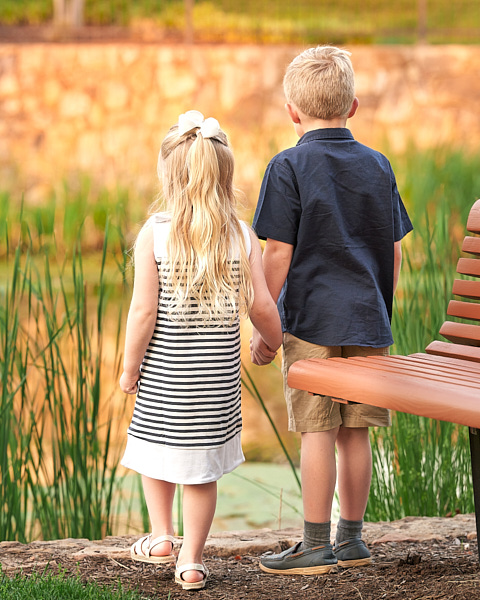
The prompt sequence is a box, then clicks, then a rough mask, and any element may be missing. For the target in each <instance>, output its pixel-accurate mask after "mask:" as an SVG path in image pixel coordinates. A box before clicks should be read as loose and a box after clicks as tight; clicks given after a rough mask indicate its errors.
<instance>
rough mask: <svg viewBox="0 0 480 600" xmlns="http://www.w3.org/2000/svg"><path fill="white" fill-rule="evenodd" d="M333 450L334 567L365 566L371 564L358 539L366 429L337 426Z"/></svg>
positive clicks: (368, 463) (366, 481)
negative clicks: (335, 494)
mask: <svg viewBox="0 0 480 600" xmlns="http://www.w3.org/2000/svg"><path fill="white" fill-rule="evenodd" d="M337 450H338V495H339V500H340V519H339V521H338V524H337V533H336V536H335V547H334V551H335V555H336V556H337V559H338V564H339V565H341V566H343V567H355V566H361V565H366V564H369V563H370V562H371V561H372V559H371V556H370V552H369V550H368V548H367V547H366V545H365V543H364V542H363V540H362V539H361V538H362V528H363V516H364V514H365V509H366V507H367V501H368V494H369V491H370V482H371V478H372V452H371V448H370V438H369V434H368V427H359V428H352V427H340V431H339V432H338V437H337Z"/></svg>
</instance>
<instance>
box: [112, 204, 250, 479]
mask: <svg viewBox="0 0 480 600" xmlns="http://www.w3.org/2000/svg"><path fill="white" fill-rule="evenodd" d="M150 223H151V226H152V227H153V233H154V253H155V260H156V262H157V266H158V275H159V302H158V313H157V321H156V325H155V329H154V332H153V335H152V339H151V341H150V343H149V345H148V348H147V351H146V353H145V357H144V359H143V362H142V366H141V376H140V382H139V389H138V393H137V398H136V402H135V408H134V411H133V416H132V421H131V423H130V427H129V428H128V432H127V433H128V436H127V447H126V450H125V454H124V457H123V459H122V465H124V466H126V467H128V468H131V469H133V470H135V471H137V472H139V473H141V474H143V475H146V476H148V477H152V478H154V479H161V480H164V481H169V482H172V483H179V484H200V483H209V482H211V481H216V480H217V479H219V478H220V477H221V476H222V475H223V474H225V473H228V472H230V471H232V470H233V469H235V467H237V466H238V465H239V464H240V463H242V462H243V461H244V456H243V453H242V448H241V440H240V435H241V428H242V416H241V397H240V394H241V384H240V322H239V318H238V316H237V318H236V319H235V320H234V321H233V322H227V323H224V324H221V325H219V324H218V322H212V321H209V320H208V318H206V317H203V318H202V316H201V315H200V316H199V315H198V313H197V312H196V311H195V310H193V311H192V312H191V313H190V314H188V313H187V315H186V317H183V318H182V319H178V318H175V316H174V315H173V316H172V315H171V314H169V313H168V311H167V309H166V303H167V301H168V299H169V297H170V296H169V293H168V287H167V285H166V275H167V271H168V269H169V264H168V256H167V252H166V240H167V237H168V233H169V230H170V220H169V219H168V217H165V216H164V215H161V214H159V215H154V216H153V217H152V218H151V220H150ZM242 230H243V233H244V238H245V241H246V243H247V251H248V252H249V251H250V237H249V232H248V228H247V226H246V225H245V224H244V223H242ZM238 254H239V250H238V248H232V261H233V264H234V268H235V266H236V265H237V266H238V264H239V263H238ZM192 308H193V309H195V307H194V306H192Z"/></svg>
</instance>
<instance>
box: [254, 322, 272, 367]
mask: <svg viewBox="0 0 480 600" xmlns="http://www.w3.org/2000/svg"><path fill="white" fill-rule="evenodd" d="M275 356H277V353H276V352H274V351H273V350H271V349H270V348H269V347H268V346H267V344H265V342H264V341H263V339H262V337H261V335H260V334H259V333H258V331H257V330H256V329H255V328H254V329H253V335H252V339H251V340H250V359H251V361H252V363H253V364H254V365H259V366H263V365H268V364H270V363H271V362H272V360H273V359H274V358H275Z"/></svg>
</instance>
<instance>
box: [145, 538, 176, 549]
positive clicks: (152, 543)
mask: <svg viewBox="0 0 480 600" xmlns="http://www.w3.org/2000/svg"><path fill="white" fill-rule="evenodd" d="M150 535H152V534H150ZM163 542H170V543H171V544H172V548H173V545H174V543H175V538H174V537H173V535H161V536H159V537H157V538H155V539H154V540H151V541H150V543H149V545H148V551H149V552H150V551H151V550H152V548H154V547H155V546H157V545H158V544H162V543H163Z"/></svg>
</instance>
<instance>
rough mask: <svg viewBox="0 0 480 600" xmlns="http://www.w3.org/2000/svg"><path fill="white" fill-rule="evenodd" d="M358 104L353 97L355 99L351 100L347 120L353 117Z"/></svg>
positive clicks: (356, 99)
mask: <svg viewBox="0 0 480 600" xmlns="http://www.w3.org/2000/svg"><path fill="white" fill-rule="evenodd" d="M359 104H360V103H359V101H358V98H357V97H356V96H355V98H354V99H353V102H352V108H351V109H350V112H349V113H348V117H347V119H350V117H353V115H354V114H355V113H356V112H357V108H358V105H359Z"/></svg>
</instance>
